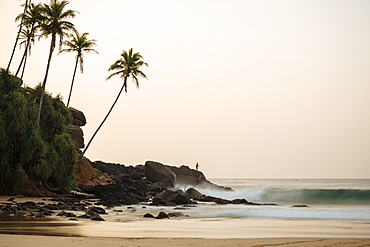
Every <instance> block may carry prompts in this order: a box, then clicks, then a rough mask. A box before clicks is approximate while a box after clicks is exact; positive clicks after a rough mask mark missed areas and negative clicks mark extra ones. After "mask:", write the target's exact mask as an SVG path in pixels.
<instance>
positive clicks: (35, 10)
mask: <svg viewBox="0 0 370 247" xmlns="http://www.w3.org/2000/svg"><path fill="white" fill-rule="evenodd" d="M41 9H42V5H41V4H40V3H39V4H34V3H30V4H29V5H28V7H27V9H26V11H25V12H24V13H22V14H19V15H18V16H17V17H16V20H19V19H22V20H23V29H22V31H21V35H20V37H19V39H23V41H22V42H21V43H20V45H24V47H25V49H24V53H23V56H22V59H21V62H20V64H19V66H18V69H17V72H16V73H15V75H16V76H17V75H18V73H19V71H20V69H21V67H22V65H23V72H24V68H25V66H26V60H27V55H28V54H27V53H29V54H31V43H34V42H35V33H36V30H37V29H38V27H39V26H38V24H40V23H41V22H42V21H43V19H44V17H43V16H42V14H41ZM23 72H22V76H21V79H22V78H23Z"/></svg>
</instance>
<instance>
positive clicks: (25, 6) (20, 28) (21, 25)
mask: <svg viewBox="0 0 370 247" xmlns="http://www.w3.org/2000/svg"><path fill="white" fill-rule="evenodd" d="M29 1H31V0H29ZM27 7H28V0H26V3H25V5H24V10H23V16H24V15H25V14H26V11H27ZM22 27H23V18H22V20H21V24H20V25H19V30H18V34H17V38H16V39H15V43H14V47H13V51H12V55H11V56H10V59H9V63H8V67H7V68H6V71H7V72H9V68H10V64H11V63H12V60H13V57H14V53H15V49H16V48H17V44H18V40H19V35H20V34H21V31H22Z"/></svg>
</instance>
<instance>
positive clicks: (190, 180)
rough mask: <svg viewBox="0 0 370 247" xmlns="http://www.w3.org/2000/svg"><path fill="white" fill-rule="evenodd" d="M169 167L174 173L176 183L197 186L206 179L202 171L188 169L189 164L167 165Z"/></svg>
mask: <svg viewBox="0 0 370 247" xmlns="http://www.w3.org/2000/svg"><path fill="white" fill-rule="evenodd" d="M169 168H170V169H171V171H173V172H174V173H175V174H176V183H177V184H179V185H191V186H197V185H199V184H201V183H203V182H206V181H207V179H206V177H205V176H204V174H203V173H202V172H200V171H197V170H194V169H190V168H189V166H185V165H182V166H180V167H176V166H169Z"/></svg>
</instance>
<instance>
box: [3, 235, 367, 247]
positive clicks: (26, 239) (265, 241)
mask: <svg viewBox="0 0 370 247" xmlns="http://www.w3.org/2000/svg"><path fill="white" fill-rule="evenodd" d="M0 239H1V243H0V246H11V247H21V246H28V247H46V246H50V242H52V243H53V246H54V247H64V246H68V245H69V246H79V247H100V246H103V245H108V246H125V247H137V246H140V247H162V246H176V247H181V246H195V247H206V246H243V247H267V246H283V247H284V246H295V247H312V246H313V244H314V246H315V247H325V246H342V247H355V246H356V247H357V246H370V238H243V239H216V238H121V237H118V238H112V237H109V238H108V237H60V236H39V235H15V234H14V235H13V234H12V235H10V234H0Z"/></svg>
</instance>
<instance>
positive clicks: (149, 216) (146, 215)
mask: <svg viewBox="0 0 370 247" xmlns="http://www.w3.org/2000/svg"><path fill="white" fill-rule="evenodd" d="M144 218H155V217H154V215H152V214H150V213H147V214H145V215H144Z"/></svg>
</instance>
